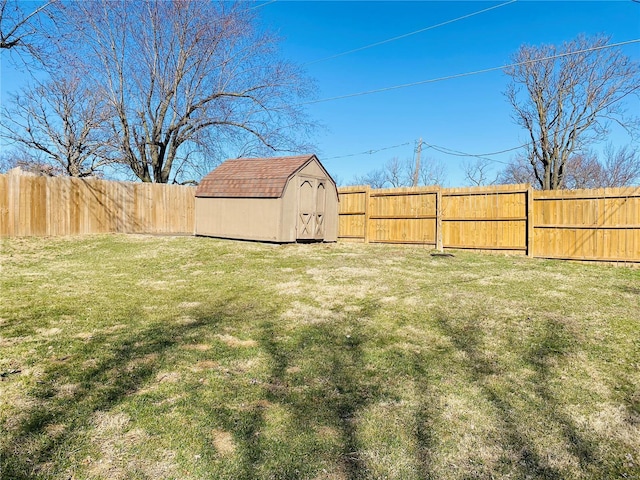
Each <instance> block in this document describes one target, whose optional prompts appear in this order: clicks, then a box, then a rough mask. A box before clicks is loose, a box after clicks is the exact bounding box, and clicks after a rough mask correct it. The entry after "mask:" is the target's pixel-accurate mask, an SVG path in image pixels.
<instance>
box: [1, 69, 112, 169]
mask: <svg viewBox="0 0 640 480" xmlns="http://www.w3.org/2000/svg"><path fill="white" fill-rule="evenodd" d="M2 116H3V117H4V119H5V120H4V121H3V125H2V127H1V129H0V136H2V137H4V138H6V139H7V140H9V141H11V142H14V143H15V144H17V145H19V146H22V147H26V148H27V149H31V150H32V151H33V152H35V153H36V154H37V153H39V154H42V156H41V157H40V158H39V160H38V162H37V163H38V165H47V164H48V165H50V167H55V168H53V169H52V170H51V171H52V172H59V171H61V172H63V174H65V175H69V176H72V177H87V176H91V175H95V174H96V172H98V171H99V170H100V169H101V167H103V166H104V165H106V164H109V163H111V162H112V161H113V160H112V159H111V158H110V154H109V149H108V147H107V143H108V137H107V128H106V127H107V125H106V121H107V119H108V116H107V111H106V108H105V104H104V102H103V101H102V97H101V96H100V95H99V92H97V91H95V90H92V89H91V88H89V87H88V86H87V85H84V84H83V82H82V80H81V79H80V78H73V77H71V76H70V75H61V78H60V79H57V80H55V79H54V80H48V81H46V82H44V83H39V84H36V85H35V86H33V87H26V88H23V89H22V91H21V92H20V93H18V94H14V95H13V98H12V102H11V103H10V106H9V107H3V109H2ZM32 156H33V154H32Z"/></svg>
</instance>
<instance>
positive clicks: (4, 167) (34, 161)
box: [0, 147, 64, 177]
mask: <svg viewBox="0 0 640 480" xmlns="http://www.w3.org/2000/svg"><path fill="white" fill-rule="evenodd" d="M14 168H19V169H20V170H22V171H24V172H28V173H32V174H34V175H42V176H47V177H57V176H60V175H64V172H63V170H62V168H61V167H59V166H57V165H54V164H51V163H49V162H47V161H46V160H45V159H43V158H42V155H40V154H39V153H38V152H33V151H32V150H29V149H27V148H24V147H16V148H11V149H9V150H4V151H3V152H2V155H0V173H7V172H8V171H9V170H12V169H14Z"/></svg>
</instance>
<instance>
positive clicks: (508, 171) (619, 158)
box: [498, 144, 640, 189]
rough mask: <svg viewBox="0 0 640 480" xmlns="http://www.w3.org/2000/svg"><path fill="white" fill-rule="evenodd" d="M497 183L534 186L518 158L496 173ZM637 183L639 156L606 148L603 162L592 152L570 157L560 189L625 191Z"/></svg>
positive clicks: (525, 164)
mask: <svg viewBox="0 0 640 480" xmlns="http://www.w3.org/2000/svg"><path fill="white" fill-rule="evenodd" d="M498 181H499V183H531V184H532V185H534V186H537V187H538V188H540V187H541V186H540V184H539V183H537V182H536V178H535V176H534V173H533V171H532V170H531V168H530V164H529V163H528V161H527V160H526V159H525V158H524V157H518V158H516V159H515V160H514V161H513V162H511V163H510V164H509V165H507V167H506V168H505V169H504V170H503V171H502V172H501V173H500V176H499V179H498ZM639 182H640V152H638V150H637V149H636V148H632V147H630V146H622V147H619V148H617V149H616V148H614V147H613V145H611V144H608V145H607V146H606V148H605V149H604V151H603V158H600V159H599V158H598V155H597V154H596V153H595V152H593V151H588V152H586V153H580V154H577V155H573V156H572V157H570V158H569V160H567V162H566V165H565V173H564V176H563V179H562V184H561V185H560V188H566V189H580V188H604V187H626V186H631V185H636V184H638V183H639Z"/></svg>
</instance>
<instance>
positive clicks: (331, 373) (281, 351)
mask: <svg viewBox="0 0 640 480" xmlns="http://www.w3.org/2000/svg"><path fill="white" fill-rule="evenodd" d="M361 313H362V312H361ZM364 314H365V315H366V314H367V313H364ZM347 332H349V333H347ZM366 340H367V334H366V332H364V331H362V329H361V328H360V327H359V326H358V319H355V318H354V319H350V320H347V321H344V322H341V324H340V325H339V326H338V325H336V324H335V323H317V324H312V325H307V326H304V327H301V328H300V329H299V331H297V332H296V339H295V341H294V342H293V344H292V345H285V344H283V343H282V342H281V341H279V340H278V335H277V332H276V329H275V328H274V325H273V324H272V323H265V324H264V325H263V328H262V338H261V343H262V345H263V347H264V349H265V350H266V352H267V353H268V354H269V355H270V357H271V365H272V367H271V375H270V378H269V383H268V385H266V399H267V400H268V401H270V402H273V403H277V404H281V405H284V406H285V407H286V408H287V409H289V410H290V411H291V412H293V414H294V415H295V417H296V422H297V423H298V425H299V427H300V428H301V429H307V430H311V431H313V430H316V431H317V429H318V428H321V427H328V428H331V429H335V431H337V432H339V437H340V442H339V443H340V452H338V455H339V464H340V465H339V469H340V471H341V472H342V473H343V475H344V476H346V478H348V479H350V480H354V479H360V478H365V476H366V465H365V462H364V461H363V459H362V457H361V452H360V446H359V443H358V438H357V435H356V428H355V422H356V417H357V414H358V412H359V411H361V410H362V409H364V408H366V406H367V405H369V404H370V403H372V402H375V401H376V400H377V399H379V397H380V386H379V385H378V384H377V383H376V382H375V381H374V379H371V378H368V375H367V370H366V365H365V361H364V356H363V351H362V344H363V342H366ZM305 357H306V358H305ZM309 360H310V361H311V364H312V365H311V367H310V368H311V372H309V373H312V381H313V385H311V386H310V387H311V388H308V389H307V388H304V387H308V386H309V385H306V386H305V379H304V378H302V377H300V378H292V376H291V375H289V374H287V370H288V369H289V368H291V367H294V368H297V362H300V361H309ZM308 454H309V455H313V452H308ZM298 461H299V462H305V458H300V459H298ZM290 471H291V475H285V476H282V477H280V478H292V479H293V478H299V477H298V476H296V475H297V474H299V473H300V472H301V471H304V465H302V464H300V465H297V466H296V468H292V469H290Z"/></svg>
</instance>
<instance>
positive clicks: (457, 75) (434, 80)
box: [299, 38, 640, 105]
mask: <svg viewBox="0 0 640 480" xmlns="http://www.w3.org/2000/svg"><path fill="white" fill-rule="evenodd" d="M638 42H640V38H636V39H634V40H627V41H624V42H618V43H612V44H609V45H601V46H599V47H591V48H585V49H583V50H574V51H573V52H565V53H558V54H556V55H550V56H548V57H542V58H536V59H532V60H525V61H524V62H517V63H510V64H507V65H502V66H500V67H491V68H485V69H482V70H474V71H472V72H465V73H456V74H453V75H447V76H444V77H438V78H431V79H429V80H420V81H418V82H412V83H404V84H402V85H394V86H392V87H384V88H377V89H374V90H367V91H365V92H358V93H350V94H347V95H339V96H336V97H329V98H321V99H320V100H309V101H308V102H302V103H300V104H299V105H310V104H313V103H322V102H330V101H333V100H342V99H345V98H352V97H359V96H362V95H371V94H373V93H381V92H387V91H389V90H398V89H400V88H407V87H415V86H417V85H424V84H427V83H435V82H442V81H444V80H452V79H454V78H462V77H469V76H472V75H478V74H480V73H488V72H495V71H496V70H504V69H505V68H511V67H519V66H521V65H528V64H530V63H536V62H542V61H545V60H553V59H555V58H562V57H568V56H570V55H577V54H580V53H588V52H594V51H597V50H605V49H608V48H613V47H620V46H622V45H629V44H631V43H638Z"/></svg>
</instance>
